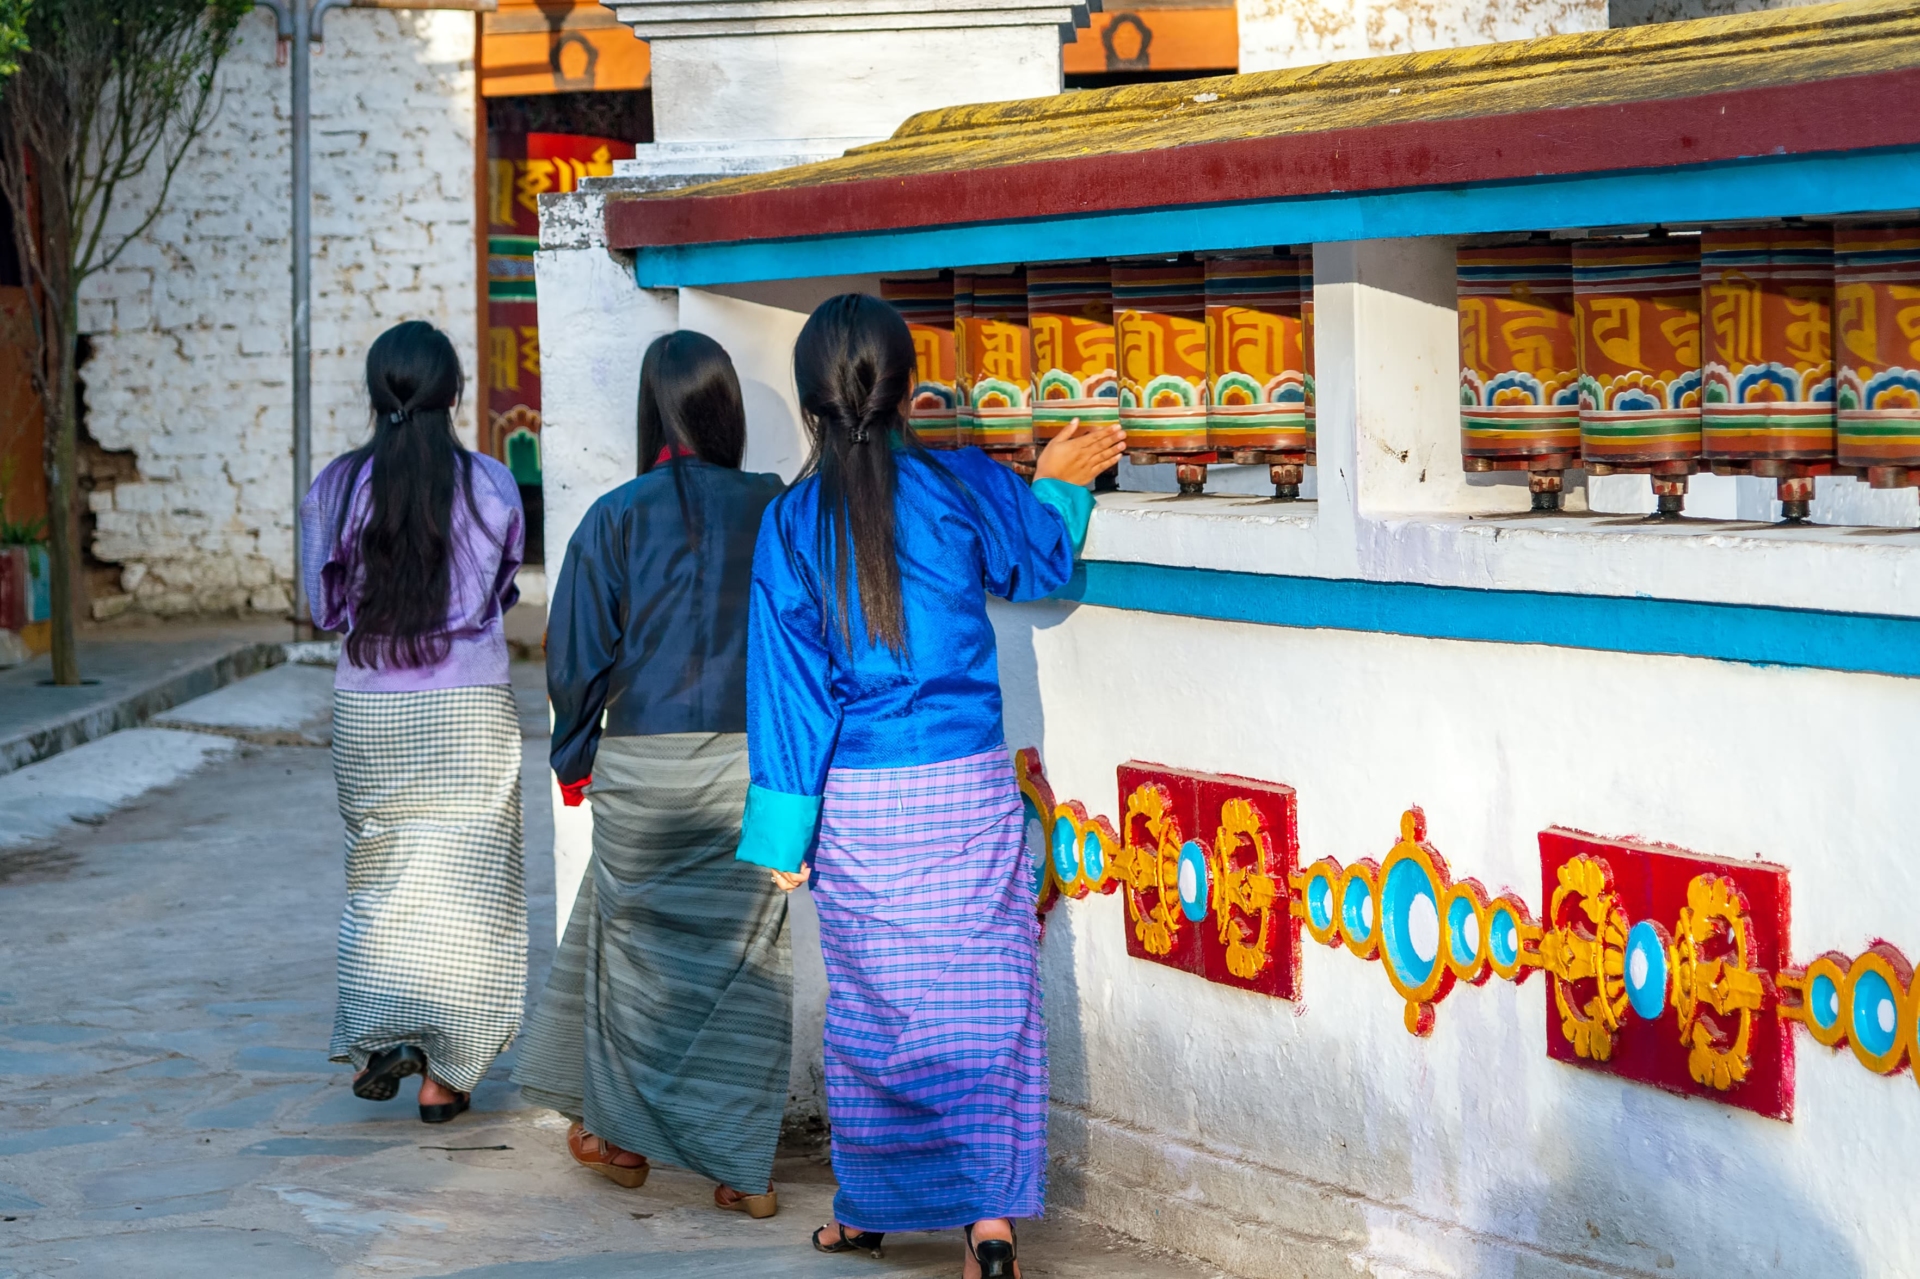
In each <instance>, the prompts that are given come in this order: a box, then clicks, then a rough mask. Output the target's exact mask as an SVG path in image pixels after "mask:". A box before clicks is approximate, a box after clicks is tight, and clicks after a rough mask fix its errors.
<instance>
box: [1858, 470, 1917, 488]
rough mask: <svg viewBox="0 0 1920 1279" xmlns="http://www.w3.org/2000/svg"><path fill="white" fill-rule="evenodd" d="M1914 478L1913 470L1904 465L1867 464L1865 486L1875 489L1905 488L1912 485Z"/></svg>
mask: <svg viewBox="0 0 1920 1279" xmlns="http://www.w3.org/2000/svg"><path fill="white" fill-rule="evenodd" d="M1916 482H1920V481H1916V478H1915V476H1914V473H1913V470H1912V469H1911V468H1909V467H1905V466H1869V467H1868V468H1867V486H1868V487H1869V488H1877V489H1905V488H1912V487H1914V485H1915V483H1916Z"/></svg>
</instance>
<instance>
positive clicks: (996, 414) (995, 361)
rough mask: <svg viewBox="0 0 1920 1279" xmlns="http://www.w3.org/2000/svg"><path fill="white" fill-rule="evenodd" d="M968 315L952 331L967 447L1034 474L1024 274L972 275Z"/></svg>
mask: <svg viewBox="0 0 1920 1279" xmlns="http://www.w3.org/2000/svg"><path fill="white" fill-rule="evenodd" d="M972 284H973V287H972V293H971V298H970V304H969V306H968V308H967V313H966V314H965V316H962V315H961V314H960V313H959V303H958V298H959V294H958V292H957V289H956V293H955V311H954V327H955V329H956V331H957V332H958V333H960V334H961V337H960V339H959V341H958V342H957V343H956V347H957V353H958V356H959V366H960V381H961V384H962V385H963V386H964V387H965V388H966V391H965V399H964V401H963V402H964V404H965V406H966V409H967V410H968V413H969V420H968V426H969V430H968V439H967V443H969V444H972V445H974V446H976V447H978V448H982V449H985V450H986V451H987V452H988V453H991V454H993V455H994V456H995V457H996V458H998V459H999V460H1000V461H1002V462H1005V463H1007V464H1008V465H1009V466H1012V467H1013V468H1014V469H1015V470H1018V471H1022V472H1023V473H1028V474H1030V473H1031V472H1032V470H1033V460H1034V457H1035V450H1034V447H1033V408H1032V398H1033V342H1032V337H1031V336H1030V334H1029V333H1028V331H1027V273H1026V270H1025V269H1024V268H1022V269H1020V270H1016V271H1015V272H1013V273H1012V274H1011V275H975V276H973V277H972Z"/></svg>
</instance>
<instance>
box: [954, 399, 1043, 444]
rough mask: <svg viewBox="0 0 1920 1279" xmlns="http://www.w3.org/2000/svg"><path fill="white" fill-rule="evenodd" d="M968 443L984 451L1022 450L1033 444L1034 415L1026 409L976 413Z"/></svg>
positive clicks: (990, 410) (979, 411) (991, 410)
mask: <svg viewBox="0 0 1920 1279" xmlns="http://www.w3.org/2000/svg"><path fill="white" fill-rule="evenodd" d="M973 412H974V419H973V429H972V431H971V432H970V433H969V435H968V438H967V443H969V444H971V445H973V446H975V447H976V448H983V449H1010V448H1021V447H1023V446H1025V445H1028V444H1031V443H1033V414H1032V413H1031V412H1029V411H1028V410H1026V409H1023V408H1022V409H981V408H976V409H975V410H974V411H973Z"/></svg>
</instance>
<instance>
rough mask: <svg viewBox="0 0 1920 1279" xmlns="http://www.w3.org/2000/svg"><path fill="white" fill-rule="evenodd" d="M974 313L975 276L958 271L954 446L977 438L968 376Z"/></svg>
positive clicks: (965, 445) (960, 446)
mask: <svg viewBox="0 0 1920 1279" xmlns="http://www.w3.org/2000/svg"><path fill="white" fill-rule="evenodd" d="M972 314H973V277H972V276H971V275H968V274H966V273H964V272H960V271H956V272H954V275H953V446H954V447H955V448H958V449H964V448H968V447H971V446H972V444H973V442H974V439H973V403H972V401H971V399H970V398H969V395H968V392H969V389H970V388H969V386H968V377H967V368H968V361H967V318H968V317H969V316H971V315H972Z"/></svg>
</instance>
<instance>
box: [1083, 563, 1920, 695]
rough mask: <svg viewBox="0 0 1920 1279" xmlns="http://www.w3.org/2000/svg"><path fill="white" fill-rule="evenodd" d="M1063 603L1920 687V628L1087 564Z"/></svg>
mask: <svg viewBox="0 0 1920 1279" xmlns="http://www.w3.org/2000/svg"><path fill="white" fill-rule="evenodd" d="M1059 598H1061V599H1067V600H1074V601H1077V602H1079V603H1082V604H1097V605H1100V606H1101V607H1104V608H1122V609H1131V610H1133V611H1136V612H1145V613H1168V614H1173V615H1175V616H1180V617H1204V618H1210V619H1213V620H1216V621H1225V622H1255V623H1259V624H1262V625H1267V626H1295V627H1308V628H1326V629H1330V630H1340V631H1374V632H1381V633H1385V634H1388V635H1414V636H1420V637H1422V638H1426V639H1455V640H1479V641H1485V642H1490V643H1496V644H1550V645H1554V646H1556V647H1560V648H1587V649H1598V650H1601V651H1603V652H1611V653H1657V654H1668V655H1676V656H1682V657H1709V658H1716V659H1718V660H1721V661H1728V662H1751V663H1754V664H1756V665H1767V666H1813V667H1821V668H1824V669H1827V670H1836V671H1862V672H1867V673H1871V674H1878V675H1904V676H1909V677H1920V617H1886V616H1879V615H1875V614H1870V613H1827V612H1820V611H1817V610H1813V609H1795V608H1769V607H1764V606H1759V605H1748V604H1705V603H1695V602H1692V601H1687V600H1662V599H1646V598H1641V597H1632V596H1612V595H1557V594H1553V593H1551V592H1546V591H1484V590H1474V589H1472V588H1470V587H1463V586H1422V585H1418V584H1414V583H1406V582H1367V581H1356V580H1353V579H1348V578H1323V577H1278V576H1269V575H1267V574H1262V573H1230V572H1222V571H1220V570H1216V569H1202V568H1171V567H1167V566H1165V565H1159V564H1133V563H1117V562H1111V561H1105V560H1090V561H1087V562H1085V563H1083V564H1081V565H1080V566H1079V567H1078V568H1077V569H1076V570H1075V571H1074V575H1073V580H1072V581H1071V582H1069V583H1068V584H1067V585H1066V586H1065V587H1063V588H1062V589H1061V590H1060V592H1059Z"/></svg>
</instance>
